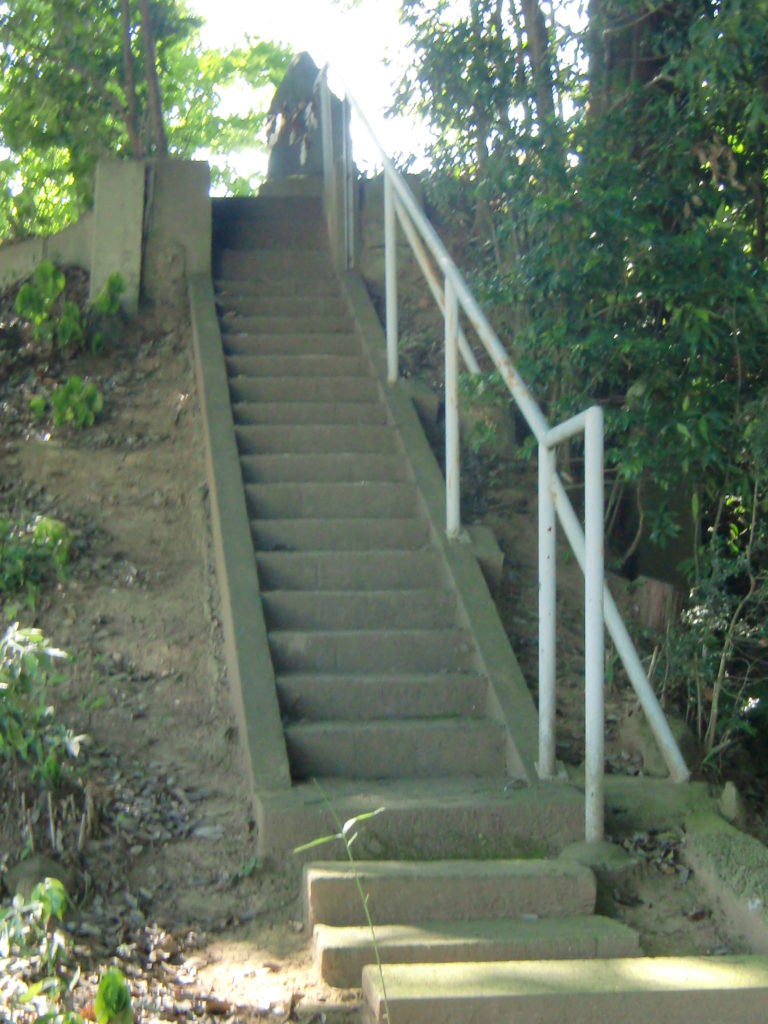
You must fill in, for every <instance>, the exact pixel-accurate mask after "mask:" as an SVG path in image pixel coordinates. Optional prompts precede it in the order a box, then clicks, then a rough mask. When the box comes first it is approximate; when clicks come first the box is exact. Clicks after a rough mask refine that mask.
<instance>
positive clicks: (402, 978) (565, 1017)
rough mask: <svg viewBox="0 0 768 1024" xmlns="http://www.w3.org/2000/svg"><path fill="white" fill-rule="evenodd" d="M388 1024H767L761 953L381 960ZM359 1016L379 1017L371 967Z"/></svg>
mask: <svg viewBox="0 0 768 1024" xmlns="http://www.w3.org/2000/svg"><path fill="white" fill-rule="evenodd" d="M383 975H384V983H385V985H386V993H387V1001H386V1007H388V1012H389V1019H390V1020H392V1021H395V1022H396V1024H423V1022H424V1021H425V1020H429V1021H433V1022H435V1024H478V1022H479V1021H482V1022H483V1024H510V1022H511V1021H526V1022H531V1024H533V1022H536V1024H563V1022H565V1021H567V1022H568V1024H595V1022H596V1021H600V1022H606V1024H607V1022H610V1024H648V1022H649V1021H663V1022H664V1024H692V1022H695V1024H731V1022H733V1024H735V1022H738V1024H765V1020H766V1008H768V956H765V955H763V956H722V957H695V956H690V957H648V958H645V957H634V958H620V959H609V960H599V959H598V960H528V961H520V962H515V961H504V962H497V961H491V962H489V963H475V964H414V965H405V964H386V965H385V966H384V968H383ZM363 999H364V1020H365V1021H366V1022H369V1024H373V1022H377V1024H384V1022H385V1021H386V1020H387V1009H386V1007H385V1002H384V996H383V990H382V983H381V979H380V977H379V972H378V970H377V969H376V968H375V967H365V968H364V969H363Z"/></svg>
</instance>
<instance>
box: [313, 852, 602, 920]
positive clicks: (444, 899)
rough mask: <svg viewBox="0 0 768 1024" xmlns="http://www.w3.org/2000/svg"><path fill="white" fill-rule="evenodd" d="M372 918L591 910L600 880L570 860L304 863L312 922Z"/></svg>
mask: <svg viewBox="0 0 768 1024" xmlns="http://www.w3.org/2000/svg"><path fill="white" fill-rule="evenodd" d="M358 881H359V882H360V885H361V886H362V889H363V892H364V894H365V897H366V901H367V906H368V912H369V913H370V916H371V920H372V921H373V922H374V924H375V925H385V924H403V923H407V924H412V925H413V924H422V923H424V922H426V921H484V920H493V919H504V920H508V919H513V920H514V919H520V918H527V917H531V916H535V917H556V918H564V917H573V916H576V915H585V914H592V913H593V911H594V909H595V898H596V893H597V885H596V882H595V876H594V875H593V874H592V872H591V871H590V870H589V868H586V867H584V866H583V865H581V864H576V863H574V862H573V861H567V860H520V859H514V860H436V861H405V860H381V861H364V862H362V863H357V864H349V863H346V864H345V863H344V862H338V863H336V862H334V861H319V862H315V863H310V864H305V865H304V879H303V883H302V893H303V899H304V914H305V919H306V921H307V923H308V924H310V925H312V926H314V925H317V924H329V925H334V926H336V927H337V928H338V927H347V926H350V925H364V924H367V921H366V917H365V913H364V910H363V907H362V905H361V900H360V890H359V888H358V884H357V883H358Z"/></svg>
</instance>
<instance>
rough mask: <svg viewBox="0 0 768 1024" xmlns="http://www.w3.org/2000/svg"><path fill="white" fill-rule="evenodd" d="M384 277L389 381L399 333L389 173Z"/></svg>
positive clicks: (394, 376) (393, 376)
mask: <svg viewBox="0 0 768 1024" xmlns="http://www.w3.org/2000/svg"><path fill="white" fill-rule="evenodd" d="M384 279H385V288H386V307H387V382H388V383H389V384H396V383H397V377H398V359H397V347H398V335H397V233H396V222H395V196H394V192H393V190H392V184H391V182H390V180H389V176H388V175H387V174H385V175H384Z"/></svg>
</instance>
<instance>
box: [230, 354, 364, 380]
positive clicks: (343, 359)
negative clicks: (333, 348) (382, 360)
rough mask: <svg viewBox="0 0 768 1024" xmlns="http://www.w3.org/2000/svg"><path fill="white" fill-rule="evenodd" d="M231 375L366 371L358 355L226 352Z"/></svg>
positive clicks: (349, 374)
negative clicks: (245, 353) (240, 353)
mask: <svg viewBox="0 0 768 1024" xmlns="http://www.w3.org/2000/svg"><path fill="white" fill-rule="evenodd" d="M224 361H225V363H226V366H227V373H228V374H229V375H230V376H231V377H237V376H245V377H291V376H295V377H356V376H365V375H366V374H367V371H368V367H367V366H366V363H365V360H364V359H363V357H362V356H361V355H354V356H343V355H341V356H340V355H334V354H333V353H330V354H328V355H316V354H314V353H312V354H309V355H307V354H304V353H301V354H288V355H275V354H272V353H270V354H268V355H233V356H226V357H225V360H224Z"/></svg>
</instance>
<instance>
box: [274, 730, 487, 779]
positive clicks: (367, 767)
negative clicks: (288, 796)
mask: <svg viewBox="0 0 768 1024" xmlns="http://www.w3.org/2000/svg"><path fill="white" fill-rule="evenodd" d="M285 742H286V746H287V748H288V759H289V761H290V763H291V776H292V777H293V778H294V779H302V780H303V779H312V778H317V779H321V778H328V777H329V776H330V777H336V778H343V779H414V778H419V779H424V778H430V779H434V778H446V777H450V776H456V775H459V776H471V777H473V778H477V777H479V776H496V777H502V776H503V775H504V774H505V771H506V743H507V737H506V732H505V730H504V727H503V726H502V725H501V724H500V723H499V722H494V721H492V720H491V719H485V718H484V719H466V720H464V719H459V718H441V719H430V720H428V721H427V720H423V719H416V720H413V721H393V722H381V721H371V722H349V721H342V722H296V723H290V722H289V723H288V724H287V725H286V726H285Z"/></svg>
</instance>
